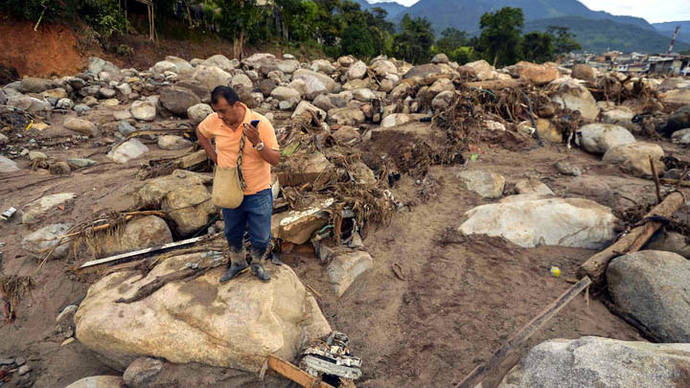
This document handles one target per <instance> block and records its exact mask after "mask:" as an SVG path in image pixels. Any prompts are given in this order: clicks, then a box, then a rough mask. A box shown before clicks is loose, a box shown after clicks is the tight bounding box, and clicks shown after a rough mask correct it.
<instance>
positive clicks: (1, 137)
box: [0, 133, 10, 145]
mask: <svg viewBox="0 0 690 388" xmlns="http://www.w3.org/2000/svg"><path fill="white" fill-rule="evenodd" d="M9 142H10V138H9V137H7V136H6V135H5V134H4V133H0V145H5V144H7V143H9Z"/></svg>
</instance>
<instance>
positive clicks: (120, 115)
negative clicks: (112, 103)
mask: <svg viewBox="0 0 690 388" xmlns="http://www.w3.org/2000/svg"><path fill="white" fill-rule="evenodd" d="M113 118H114V119H115V120H118V121H121V120H129V119H131V118H132V112H130V111H129V110H116V111H113Z"/></svg>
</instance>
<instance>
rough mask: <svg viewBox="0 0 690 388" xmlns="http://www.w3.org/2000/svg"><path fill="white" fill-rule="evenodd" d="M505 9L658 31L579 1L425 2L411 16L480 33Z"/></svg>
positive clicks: (438, 28)
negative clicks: (485, 21)
mask: <svg viewBox="0 0 690 388" xmlns="http://www.w3.org/2000/svg"><path fill="white" fill-rule="evenodd" d="M362 1H363V0H362ZM503 7H515V8H522V10H523V12H524V13H525V20H526V21H533V20H539V19H547V18H556V17H566V16H577V17H583V18H589V19H599V20H600V19H609V20H613V21H615V22H618V23H625V24H632V25H634V26H637V27H638V28H640V29H646V30H650V31H653V30H654V27H652V25H651V24H649V23H648V22H647V21H646V20H644V19H642V18H637V17H632V16H615V15H611V14H609V13H607V12H602V11H592V10H591V9H589V8H587V7H586V6H585V5H584V4H582V3H580V2H579V1H577V0H452V1H449V0H421V1H419V2H418V3H416V4H414V5H413V6H412V7H410V8H409V9H408V11H407V13H409V14H410V16H415V17H416V16H421V17H425V18H427V19H429V20H430V21H431V23H432V25H433V26H434V29H435V30H436V31H437V32H438V31H441V30H443V29H444V28H446V27H455V28H458V29H460V30H464V31H468V32H476V31H478V30H479V19H480V18H481V16H482V15H483V14H484V13H486V12H493V11H497V10H499V9H501V8H503ZM404 14H405V12H401V13H400V14H398V16H397V18H395V19H396V20H399V19H400V18H402V15H404Z"/></svg>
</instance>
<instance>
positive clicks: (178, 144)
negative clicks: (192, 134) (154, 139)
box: [158, 135, 192, 150]
mask: <svg viewBox="0 0 690 388" xmlns="http://www.w3.org/2000/svg"><path fill="white" fill-rule="evenodd" d="M191 146H192V142H191V141H189V140H187V139H185V138H184V137H182V136H177V135H163V136H159V137H158V147H159V148H160V149H163V150H181V149H184V148H189V147H191Z"/></svg>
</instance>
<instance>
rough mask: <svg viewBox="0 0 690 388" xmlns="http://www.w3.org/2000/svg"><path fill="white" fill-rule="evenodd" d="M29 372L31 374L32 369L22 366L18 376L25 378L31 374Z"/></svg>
mask: <svg viewBox="0 0 690 388" xmlns="http://www.w3.org/2000/svg"><path fill="white" fill-rule="evenodd" d="M29 372H31V367H30V366H28V365H22V366H20V367H19V369H18V370H17V374H18V375H20V376H24V375H25V374H27V373H29Z"/></svg>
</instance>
